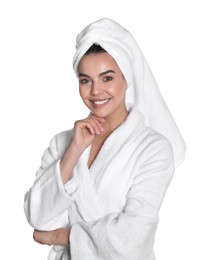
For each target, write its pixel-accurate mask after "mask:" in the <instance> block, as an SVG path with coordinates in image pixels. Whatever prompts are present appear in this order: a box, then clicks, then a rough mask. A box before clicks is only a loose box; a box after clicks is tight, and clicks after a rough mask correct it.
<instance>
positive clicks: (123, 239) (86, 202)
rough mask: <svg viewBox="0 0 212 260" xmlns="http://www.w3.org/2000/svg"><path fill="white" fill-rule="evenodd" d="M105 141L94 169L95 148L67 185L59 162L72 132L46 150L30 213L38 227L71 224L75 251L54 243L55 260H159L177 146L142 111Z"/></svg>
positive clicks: (29, 197) (29, 200) (27, 206)
mask: <svg viewBox="0 0 212 260" xmlns="http://www.w3.org/2000/svg"><path fill="white" fill-rule="evenodd" d="M129 112H130V113H129V115H128V117H127V119H126V120H125V121H124V122H123V123H122V124H121V125H120V126H119V127H118V128H117V129H116V130H115V131H114V132H112V134H111V135H110V136H109V137H108V138H107V139H106V141H105V143H104V144H103V146H102V148H101V150H100V152H99V153H98V155H97V157H96V159H95V160H94V162H93V164H92V165H91V167H90V169H89V168H88V166H87V162H88V157H89V152H90V146H89V147H88V148H87V149H86V150H85V151H84V152H83V154H82V155H81V157H80V159H79V161H78V163H77V165H76V167H75V168H74V172H73V174H74V175H73V177H72V179H71V180H70V181H68V182H67V183H66V184H65V185H63V182H62V180H61V174H60V160H61V158H62V157H63V154H64V152H65V150H66V148H67V147H68V145H69V143H70V140H71V138H72V133H73V131H72V130H67V131H64V132H62V133H59V134H57V135H56V136H55V137H53V138H52V140H51V142H50V145H49V147H48V148H47V149H46V151H45V152H44V155H43V157H42V162H41V166H40V168H39V170H38V171H37V175H36V180H35V182H34V184H33V186H32V188H31V189H30V190H29V191H28V192H27V193H26V195H25V213H26V216H27V219H28V221H29V223H30V224H31V225H32V226H33V227H34V228H36V229H38V230H53V229H57V228H61V227H67V226H68V227H71V232H70V248H68V247H67V248H66V247H61V246H55V247H53V248H52V249H51V251H50V254H49V258H48V259H50V260H56V259H57V260H59V259H60V260H62V259H63V260H65V259H66V260H68V259H71V260H97V259H98V260H103V259H104V260H106V259H112V260H153V259H155V258H154V250H153V246H154V239H155V232H156V229H157V224H158V213H159V209H160V207H161V203H162V201H163V198H164V195H165V193H166V190H167V188H168V186H169V183H170V181H171V179H172V176H173V173H174V163H173V161H174V160H173V148H172V146H171V144H170V142H169V141H168V139H167V138H166V137H164V136H163V135H161V134H159V133H157V132H156V131H155V130H153V129H151V128H149V127H148V126H146V125H145V122H144V116H143V114H142V113H141V112H140V111H138V110H137V109H136V108H135V107H131V108H130V109H129Z"/></svg>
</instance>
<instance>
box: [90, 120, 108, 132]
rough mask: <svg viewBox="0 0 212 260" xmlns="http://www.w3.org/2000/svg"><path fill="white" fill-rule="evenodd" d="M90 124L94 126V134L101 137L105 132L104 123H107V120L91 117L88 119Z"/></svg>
mask: <svg viewBox="0 0 212 260" xmlns="http://www.w3.org/2000/svg"><path fill="white" fill-rule="evenodd" d="M88 122H89V124H90V125H91V126H92V130H93V131H92V132H93V133H94V134H96V135H100V134H101V133H102V132H103V131H104V128H103V123H104V122H105V120H104V119H103V118H97V117H94V116H92V117H90V118H89V119H88Z"/></svg>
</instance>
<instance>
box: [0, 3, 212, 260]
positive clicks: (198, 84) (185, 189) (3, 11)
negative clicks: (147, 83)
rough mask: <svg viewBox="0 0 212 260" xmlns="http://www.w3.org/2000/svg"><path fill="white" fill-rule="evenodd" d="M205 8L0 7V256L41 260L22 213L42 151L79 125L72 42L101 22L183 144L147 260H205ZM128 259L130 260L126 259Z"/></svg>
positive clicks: (209, 59)
mask: <svg viewBox="0 0 212 260" xmlns="http://www.w3.org/2000/svg"><path fill="white" fill-rule="evenodd" d="M211 14H212V8H211V6H210V1H206V0H200V1H195V0H193V1H189V0H178V1H177V0H176V1H173V0H161V1H160V0H155V1H153V0H148V1H142V0H138V1H135V0H130V1H115V0H106V1H99V0H96V1H95V0H90V1H82V0H81V1H76V2H75V1H71V0H70V1H67V0H66V1H65V0H64V1H63V0H61V1H55V0H51V1H47V0H42V1H41V0H36V1H30V0H26V1H23V0H19V1H10V0H7V1H6V0H5V1H1V3H0V37H1V39H0V106H1V107H0V113H1V114H0V121H1V126H0V131H1V135H0V138H1V140H0V152H1V155H0V156H1V157H0V158H1V172H0V174H1V184H0V185H1V186H0V187H1V188H0V205H1V214H0V216H1V229H0V244H1V249H2V250H1V253H2V254H4V253H5V254H6V256H4V259H26V260H28V259H30V260H38V259H46V258H47V254H48V251H49V247H48V246H41V245H38V244H36V243H34V242H33V240H32V231H33V230H32V228H31V227H30V226H29V225H28V223H27V221H26V219H25V216H24V212H23V197H24V193H25V192H26V191H27V190H28V189H29V188H30V186H31V185H32V183H33V181H34V177H35V172H36V170H37V168H38V167H39V165H40V159H41V156H42V154H43V151H44V149H45V148H46V147H47V146H48V144H49V140H50V138H51V137H52V136H53V135H55V134H56V133H58V132H60V131H63V130H65V129H69V128H71V127H72V125H73V122H74V121H75V120H76V119H80V118H83V117H85V116H87V113H88V111H87V109H86V108H85V107H84V105H83V103H82V101H81V100H80V98H79V96H78V87H77V80H76V78H75V75H74V72H73V70H72V56H73V54H74V48H75V37H76V35H77V34H78V33H79V32H80V31H81V29H82V28H83V27H84V26H86V25H87V24H89V23H90V22H93V21H95V20H97V19H99V18H102V17H109V18H112V19H114V20H116V21H117V22H119V23H120V24H122V25H123V26H124V27H126V28H127V29H128V30H129V31H131V33H132V34H133V35H134V37H135V38H136V39H137V41H138V43H139V45H140V47H141V49H142V51H143V53H144V55H145V56H146V58H147V60H148V62H149V65H150V67H151V69H152V71H153V73H154V75H155V78H156V80H157V82H158V84H159V86H160V90H161V92H162V95H163V97H164V99H165V100H166V102H167V104H168V106H169V108H170V110H171V112H172V114H173V116H174V118H175V120H176V122H177V124H178V126H179V128H180V130H181V132H182V134H183V136H184V138H185V141H186V144H187V149H188V150H187V154H186V160H185V161H184V163H183V164H182V165H181V167H180V168H179V169H178V170H177V171H176V174H175V177H174V179H173V181H172V183H171V186H170V188H169V190H168V192H167V196H166V198H165V200H164V203H163V206H162V209H161V214H160V224H159V228H158V232H157V236H156V244H155V251H156V256H157V260H190V259H192V260H200V259H212V252H211V243H212V241H211V232H212V225H211V221H212V212H211V205H212V188H211V186H212V182H211V180H212V178H211V175H212V171H211V168H212V167H211V162H212V158H211V154H212V153H211V145H212V139H211V133H212V126H211V111H212V102H211V99H212V95H211V88H212V79H211V78H212V77H211V73H212V72H211V70H212V47H211V46H212V39H211V35H212V28H211V27H212V15H211ZM132 260H133V259H132Z"/></svg>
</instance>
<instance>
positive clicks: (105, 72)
mask: <svg viewBox="0 0 212 260" xmlns="http://www.w3.org/2000/svg"><path fill="white" fill-rule="evenodd" d="M108 73H115V71H114V70H106V71H104V72H102V73H100V74H99V77H100V76H103V75H105V74H108ZM79 77H87V78H90V77H89V76H88V75H86V74H84V73H79Z"/></svg>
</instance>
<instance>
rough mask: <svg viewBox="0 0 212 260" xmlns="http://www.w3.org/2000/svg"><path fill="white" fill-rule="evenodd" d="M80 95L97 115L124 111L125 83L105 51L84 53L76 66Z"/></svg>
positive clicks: (119, 71) (115, 113) (105, 115)
mask: <svg viewBox="0 0 212 260" xmlns="http://www.w3.org/2000/svg"><path fill="white" fill-rule="evenodd" d="M78 76H79V90H80V96H81V97H82V99H83V102H84V103H85V105H86V106H87V107H88V108H89V109H90V111H91V112H92V113H93V114H94V115H96V116H98V117H108V116H111V115H112V114H114V115H118V114H117V113H123V111H126V106H125V94H126V89H127V83H126V81H125V79H124V76H123V74H122V72H121V70H120V69H119V67H118V65H117V63H116V61H115V60H114V59H113V57H112V56H111V55H109V54H108V53H107V52H104V53H98V54H89V55H84V56H83V57H82V59H81V61H80V63H79V66H78Z"/></svg>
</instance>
